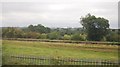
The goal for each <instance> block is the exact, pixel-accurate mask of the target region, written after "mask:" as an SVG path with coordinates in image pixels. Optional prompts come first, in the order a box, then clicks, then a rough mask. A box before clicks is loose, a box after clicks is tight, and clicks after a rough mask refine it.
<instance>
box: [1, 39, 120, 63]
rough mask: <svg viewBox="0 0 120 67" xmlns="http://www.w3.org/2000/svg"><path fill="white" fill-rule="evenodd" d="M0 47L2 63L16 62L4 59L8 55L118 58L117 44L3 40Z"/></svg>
mask: <svg viewBox="0 0 120 67" xmlns="http://www.w3.org/2000/svg"><path fill="white" fill-rule="evenodd" d="M2 48H3V50H2V51H3V64H6V65H7V64H8V65H9V64H14V63H15V62H16V61H12V60H11V61H10V62H8V60H9V59H7V60H4V59H5V58H7V57H8V56H10V55H19V56H21V55H25V56H38V57H39V56H44V57H46V56H50V57H60V58H80V59H92V60H96V59H99V60H110V61H116V60H118V46H116V45H104V44H75V43H54V42H36V41H16V40H3V41H2Z"/></svg>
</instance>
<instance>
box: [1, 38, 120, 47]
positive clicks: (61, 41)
mask: <svg viewBox="0 0 120 67" xmlns="http://www.w3.org/2000/svg"><path fill="white" fill-rule="evenodd" d="M3 40H18V41H38V42H54V43H76V44H105V45H120V43H119V42H99V41H73V40H49V39H27V38H3Z"/></svg>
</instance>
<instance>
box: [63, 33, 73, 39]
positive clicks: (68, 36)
mask: <svg viewBox="0 0 120 67" xmlns="http://www.w3.org/2000/svg"><path fill="white" fill-rule="evenodd" d="M63 39H64V40H71V36H70V35H67V34H65V35H64V37H63Z"/></svg>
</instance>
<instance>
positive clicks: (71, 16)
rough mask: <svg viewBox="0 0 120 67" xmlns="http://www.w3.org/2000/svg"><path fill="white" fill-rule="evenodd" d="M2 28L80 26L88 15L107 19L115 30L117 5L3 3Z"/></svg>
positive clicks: (41, 2)
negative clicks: (39, 25) (81, 20)
mask: <svg viewBox="0 0 120 67" xmlns="http://www.w3.org/2000/svg"><path fill="white" fill-rule="evenodd" d="M2 8H3V18H5V19H3V26H27V25H29V24H38V23H40V24H43V25H46V26H49V27H81V25H80V23H79V21H80V19H79V18H80V17H81V16H85V15H86V14H87V13H91V14H93V15H96V16H100V17H105V18H107V19H109V20H110V25H111V27H112V28H116V27H117V2H96V1H95V2H94V1H91V2H83V1H80V0H70V1H63V0H62V1H60V0H59V1H53V0H51V1H48V0H45V1H44V0H40V2H20V3H19V2H11V3H10V2H7V3H6V2H5V3H3V6H2Z"/></svg>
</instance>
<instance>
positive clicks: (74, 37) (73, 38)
mask: <svg viewBox="0 0 120 67" xmlns="http://www.w3.org/2000/svg"><path fill="white" fill-rule="evenodd" d="M71 40H81V41H83V40H84V38H83V37H82V36H81V35H80V34H79V33H75V34H73V35H72V37H71Z"/></svg>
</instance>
